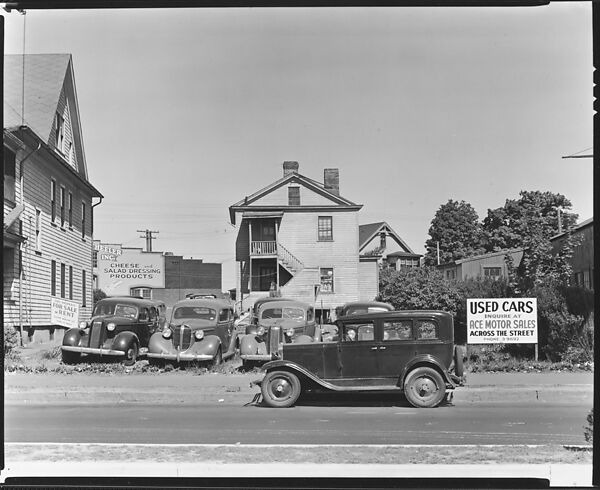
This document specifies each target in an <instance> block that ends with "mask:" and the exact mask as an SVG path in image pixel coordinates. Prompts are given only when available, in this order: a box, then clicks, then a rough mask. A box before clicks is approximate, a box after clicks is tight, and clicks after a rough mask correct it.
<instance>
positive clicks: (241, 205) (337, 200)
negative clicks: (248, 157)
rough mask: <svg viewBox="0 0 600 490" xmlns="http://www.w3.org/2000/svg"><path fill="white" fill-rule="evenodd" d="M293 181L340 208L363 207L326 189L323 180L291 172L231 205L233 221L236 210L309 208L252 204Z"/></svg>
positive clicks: (230, 210) (230, 211) (357, 208)
mask: <svg viewBox="0 0 600 490" xmlns="http://www.w3.org/2000/svg"><path fill="white" fill-rule="evenodd" d="M292 183H294V184H300V185H303V186H304V187H306V188H307V189H310V190H311V191H313V192H315V193H317V194H320V195H321V196H323V197H325V198H327V199H328V200H329V201H331V206H332V207H338V208H339V207H342V208H348V209H356V210H359V209H360V208H362V204H356V203H354V202H352V201H350V200H349V199H346V198H344V197H342V196H339V195H337V194H334V193H332V192H330V191H328V190H327V189H325V185H324V184H322V183H321V182H317V181H316V180H313V179H310V178H308V177H305V176H304V175H301V174H299V173H296V172H293V173H290V174H289V175H286V176H284V177H282V178H280V179H279V180H276V181H275V182H273V183H272V184H270V185H268V186H266V187H263V188H262V189H260V190H259V191H256V192H255V193H254V194H251V195H249V196H246V197H244V199H242V200H240V201H238V202H236V203H235V204H233V205H231V206H229V215H230V217H231V222H232V223H233V224H235V213H236V211H250V210H252V209H255V210H258V209H259V208H260V209H264V210H270V211H273V210H281V209H290V208H295V209H303V208H308V206H252V205H253V203H255V202H256V201H258V200H259V199H261V198H262V197H264V196H266V195H267V194H269V193H271V192H273V191H275V190H276V189H279V188H280V187H283V186H285V185H287V184H292Z"/></svg>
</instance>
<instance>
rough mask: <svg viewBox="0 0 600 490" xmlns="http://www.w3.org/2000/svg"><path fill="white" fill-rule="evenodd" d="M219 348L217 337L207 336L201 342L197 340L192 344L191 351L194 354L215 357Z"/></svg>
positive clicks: (219, 342)
mask: <svg viewBox="0 0 600 490" xmlns="http://www.w3.org/2000/svg"><path fill="white" fill-rule="evenodd" d="M220 346H221V338H220V337H219V336H217V335H207V336H206V337H204V338H203V339H202V340H197V341H196V342H194V343H193V344H192V347H191V349H189V350H192V351H194V353H195V354H209V355H211V356H213V357H214V356H215V354H216V353H217V350H218V349H219V347H220Z"/></svg>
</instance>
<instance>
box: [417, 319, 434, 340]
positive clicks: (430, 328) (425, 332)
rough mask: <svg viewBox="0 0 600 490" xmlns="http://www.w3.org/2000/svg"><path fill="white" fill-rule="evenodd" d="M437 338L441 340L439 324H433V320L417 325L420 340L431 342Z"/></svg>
mask: <svg viewBox="0 0 600 490" xmlns="http://www.w3.org/2000/svg"><path fill="white" fill-rule="evenodd" d="M437 338H439V336H438V327H437V323H435V322H432V321H431V320H423V321H420V322H419V323H418V324H417V339H418V340H431V339H437Z"/></svg>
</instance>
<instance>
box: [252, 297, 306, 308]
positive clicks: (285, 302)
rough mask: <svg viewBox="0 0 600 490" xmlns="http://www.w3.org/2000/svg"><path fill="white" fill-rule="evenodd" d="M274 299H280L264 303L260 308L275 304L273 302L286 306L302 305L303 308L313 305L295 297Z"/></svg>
mask: <svg viewBox="0 0 600 490" xmlns="http://www.w3.org/2000/svg"><path fill="white" fill-rule="evenodd" d="M273 299H278V300H279V301H273V302H269V303H268V304H262V305H260V306H259V308H261V309H262V308H263V307H265V308H266V307H267V306H274V305H273V303H275V304H277V305H279V306H281V307H284V306H302V307H303V308H310V307H311V305H309V304H308V303H305V302H304V301H298V300H295V299H285V298H273Z"/></svg>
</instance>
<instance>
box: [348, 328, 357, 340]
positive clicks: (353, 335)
mask: <svg viewBox="0 0 600 490" xmlns="http://www.w3.org/2000/svg"><path fill="white" fill-rule="evenodd" d="M348 337H349V338H350V340H354V339H355V338H356V330H348Z"/></svg>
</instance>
